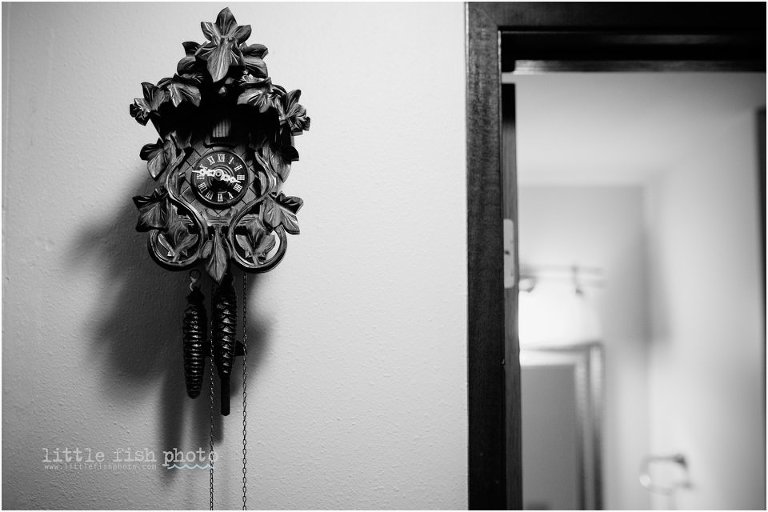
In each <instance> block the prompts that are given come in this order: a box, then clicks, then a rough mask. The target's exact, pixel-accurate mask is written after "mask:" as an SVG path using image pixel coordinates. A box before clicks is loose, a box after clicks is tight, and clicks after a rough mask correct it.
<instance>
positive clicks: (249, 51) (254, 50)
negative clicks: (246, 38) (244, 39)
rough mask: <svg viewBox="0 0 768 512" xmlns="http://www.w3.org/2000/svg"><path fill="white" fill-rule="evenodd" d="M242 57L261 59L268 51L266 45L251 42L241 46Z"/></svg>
mask: <svg viewBox="0 0 768 512" xmlns="http://www.w3.org/2000/svg"><path fill="white" fill-rule="evenodd" d="M242 52H243V57H253V58H255V59H263V58H264V57H266V56H267V53H269V50H267V47H266V46H264V45H263V44H251V45H248V46H245V47H243V49H242Z"/></svg>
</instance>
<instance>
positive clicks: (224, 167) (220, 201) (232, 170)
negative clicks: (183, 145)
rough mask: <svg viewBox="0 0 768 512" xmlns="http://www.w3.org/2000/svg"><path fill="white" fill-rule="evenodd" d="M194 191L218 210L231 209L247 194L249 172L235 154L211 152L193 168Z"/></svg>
mask: <svg viewBox="0 0 768 512" xmlns="http://www.w3.org/2000/svg"><path fill="white" fill-rule="evenodd" d="M191 177H192V188H193V189H194V190H195V193H196V194H197V197H199V198H200V200H201V201H202V202H204V203H205V204H207V205H209V206H213V207H214V208H217V207H218V208H221V207H224V206H229V205H231V204H234V203H235V202H237V201H238V200H239V199H240V198H241V197H243V195H244V194H245V190H246V188H247V187H248V171H247V166H246V164H245V162H243V160H242V158H240V157H239V156H237V155H236V154H235V153H233V152H232V151H228V150H225V149H218V150H214V151H209V152H208V153H206V154H204V155H203V157H202V158H201V159H200V160H198V161H197V163H196V164H195V165H194V167H192V172H191Z"/></svg>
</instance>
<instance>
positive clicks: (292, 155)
mask: <svg viewBox="0 0 768 512" xmlns="http://www.w3.org/2000/svg"><path fill="white" fill-rule="evenodd" d="M262 152H263V154H264V157H265V158H266V159H267V161H268V162H269V165H270V166H271V167H272V170H273V171H275V172H276V173H277V174H278V176H280V179H281V180H283V181H285V180H287V179H288V174H290V172H291V162H295V161H296V160H298V159H299V152H298V151H296V148H294V147H293V146H290V145H289V146H283V147H277V148H275V147H273V146H270V145H266V146H263V148H262Z"/></svg>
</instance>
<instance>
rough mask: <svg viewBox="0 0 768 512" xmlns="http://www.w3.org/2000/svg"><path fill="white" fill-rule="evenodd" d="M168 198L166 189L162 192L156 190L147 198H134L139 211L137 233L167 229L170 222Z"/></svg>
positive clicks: (161, 190) (162, 189)
mask: <svg viewBox="0 0 768 512" xmlns="http://www.w3.org/2000/svg"><path fill="white" fill-rule="evenodd" d="M167 196H168V191H167V190H165V188H164V187H163V188H161V189H160V190H157V189H155V191H153V192H152V193H151V194H149V195H147V196H134V198H133V203H134V204H135V205H136V208H138V209H139V220H138V222H137V223H136V231H149V230H150V229H165V226H166V224H167V221H168V203H167V201H166V197H167Z"/></svg>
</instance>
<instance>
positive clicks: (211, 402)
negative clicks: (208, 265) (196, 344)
mask: <svg viewBox="0 0 768 512" xmlns="http://www.w3.org/2000/svg"><path fill="white" fill-rule="evenodd" d="M213 292H214V290H213V284H211V297H213V296H214V295H213ZM208 329H209V333H210V334H209V336H208V345H209V346H210V356H211V360H210V363H211V364H210V365H209V374H210V393H209V394H208V398H209V400H208V403H209V411H208V413H209V417H210V435H209V440H208V468H209V476H208V486H209V487H208V489H209V496H210V509H211V510H213V463H214V458H215V455H214V451H213V425H214V413H213V411H214V389H213V387H214V383H213V371H214V362H213V361H214V359H213V326H212V325H211V326H210V327H209V328H208Z"/></svg>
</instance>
